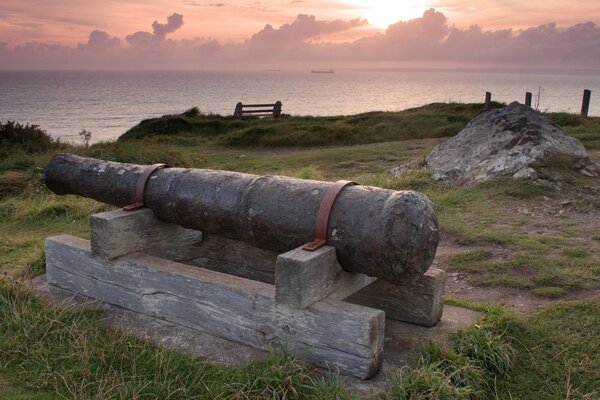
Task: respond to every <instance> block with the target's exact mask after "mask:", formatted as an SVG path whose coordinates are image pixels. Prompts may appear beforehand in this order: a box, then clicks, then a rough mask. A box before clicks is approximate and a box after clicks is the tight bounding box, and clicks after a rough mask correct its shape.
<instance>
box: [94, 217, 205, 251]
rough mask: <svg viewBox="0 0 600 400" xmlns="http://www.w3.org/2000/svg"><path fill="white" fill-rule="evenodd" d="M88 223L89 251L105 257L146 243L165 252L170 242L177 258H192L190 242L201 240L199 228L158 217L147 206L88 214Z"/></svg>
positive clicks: (192, 244)
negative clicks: (193, 228) (186, 227)
mask: <svg viewBox="0 0 600 400" xmlns="http://www.w3.org/2000/svg"><path fill="white" fill-rule="evenodd" d="M89 223H90V242H91V247H92V253H93V254H94V255H96V256H98V257H102V258H106V259H112V258H116V257H120V256H122V255H125V254H129V253H133V252H135V251H141V250H144V249H147V248H150V247H153V248H155V249H156V251H160V252H163V253H166V252H167V251H169V250H170V248H171V247H173V246H175V247H176V248H177V257H178V259H186V258H192V257H194V252H193V250H194V246H195V245H196V244H199V243H200V242H202V232H199V231H195V230H191V229H185V228H182V227H181V226H179V225H177V224H172V223H167V222H164V221H161V220H159V219H158V218H156V216H155V215H154V213H153V212H152V210H150V209H149V208H142V209H139V210H135V211H123V210H115V211H108V212H103V213H99V214H92V215H91V216H90V218H89ZM188 249H189V250H191V251H192V253H191V254H192V255H190V254H189V253H188V254H186V250H188Z"/></svg>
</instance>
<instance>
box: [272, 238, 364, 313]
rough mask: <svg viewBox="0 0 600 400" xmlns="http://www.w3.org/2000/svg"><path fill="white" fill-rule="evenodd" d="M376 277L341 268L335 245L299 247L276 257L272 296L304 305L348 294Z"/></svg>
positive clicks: (286, 302)
mask: <svg viewBox="0 0 600 400" xmlns="http://www.w3.org/2000/svg"><path fill="white" fill-rule="evenodd" d="M375 279H376V278H370V277H367V276H366V275H363V274H357V273H350V272H346V271H344V270H343V269H342V267H341V266H340V264H339V263H338V261H337V257H336V252H335V247H331V246H324V247H321V248H320V249H317V250H315V251H306V250H303V249H302V247H298V248H296V249H294V250H291V251H288V252H287V253H284V254H280V255H279V257H277V263H276V272H275V299H276V300H277V302H278V303H281V304H287V305H289V306H293V307H298V308H306V307H308V306H310V305H311V304H313V303H315V302H317V301H320V300H323V299H324V298H327V297H330V296H331V297H335V298H336V299H342V298H344V297H347V296H348V295H350V294H352V293H354V292H356V291H357V290H358V289H361V288H363V287H364V286H366V285H367V284H369V283H371V282H373V281H374V280H375Z"/></svg>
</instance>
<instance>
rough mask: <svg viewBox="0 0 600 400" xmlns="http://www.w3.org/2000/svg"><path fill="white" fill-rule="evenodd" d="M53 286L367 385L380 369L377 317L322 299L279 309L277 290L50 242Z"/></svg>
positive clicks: (62, 239)
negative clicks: (278, 351)
mask: <svg viewBox="0 0 600 400" xmlns="http://www.w3.org/2000/svg"><path fill="white" fill-rule="evenodd" d="M46 262H47V266H46V272H47V279H48V283H49V284H51V285H54V286H58V287H60V288H63V289H67V290H70V291H72V292H77V293H80V294H83V295H85V296H88V297H91V298H94V299H98V300H101V301H104V302H107V303H111V304H115V305H118V306H121V307H124V308H127V309H129V310H133V311H136V312H140V313H143V314H146V315H150V316H154V317H158V318H163V319H165V320H167V321H170V322H173V323H177V324H180V325H183V326H186V327H189V328H192V329H197V330H199V331H202V332H205V333H208V334H211V335H214V336H218V337H222V338H225V339H229V340H233V341H236V342H240V343H244V344H247V345H250V346H253V347H256V348H260V349H269V348H270V347H271V346H272V345H274V344H277V343H281V344H284V345H287V348H288V349H290V350H291V351H293V352H296V353H298V354H301V355H302V356H304V357H305V358H306V359H307V360H308V361H309V362H312V363H314V364H316V365H318V366H323V367H328V368H332V369H334V370H338V371H339V372H341V373H343V374H349V375H354V376H357V377H359V378H362V379H366V378H369V377H371V376H372V375H373V374H375V372H377V370H378V369H379V367H380V366H381V362H382V349H383V339H384V324H385V316H384V313H383V312H382V311H380V310H374V309H371V308H368V307H363V306H360V305H355V304H349V303H345V302H341V301H334V300H323V301H320V302H317V303H314V304H313V305H312V306H310V307H308V308H305V309H297V308H292V307H288V306H286V305H282V304H278V303H277V302H276V301H275V288H274V287H273V285H269V284H265V283H261V282H256V281H252V280H248V279H244V278H240V277H235V276H231V275H226V274H222V273H219V272H215V271H210V270H207V269H204V268H199V267H193V266H189V265H185V264H182V263H178V262H173V261H168V260H164V259H160V258H157V257H154V256H150V255H146V254H141V253H131V254H128V255H125V256H123V257H119V258H117V259H113V260H107V259H105V258H100V257H96V256H95V255H94V254H92V251H91V249H90V244H89V242H88V241H86V240H82V239H78V238H74V237H72V236H66V235H62V236H56V237H51V238H48V239H47V240H46Z"/></svg>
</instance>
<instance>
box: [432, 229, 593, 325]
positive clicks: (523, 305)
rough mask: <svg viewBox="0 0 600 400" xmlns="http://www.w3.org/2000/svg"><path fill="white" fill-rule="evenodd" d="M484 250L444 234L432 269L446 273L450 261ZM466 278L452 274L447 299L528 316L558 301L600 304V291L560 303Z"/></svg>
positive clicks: (497, 251) (499, 252) (570, 295)
mask: <svg viewBox="0 0 600 400" xmlns="http://www.w3.org/2000/svg"><path fill="white" fill-rule="evenodd" d="M485 248H488V247H486V246H482V245H473V246H465V245H461V244H459V243H457V242H456V240H454V239H453V238H452V237H451V236H449V235H446V234H443V235H442V237H441V241H440V245H439V246H438V250H437V254H436V258H435V260H434V262H433V265H432V266H433V267H435V268H441V269H446V265H447V261H448V259H449V258H450V257H451V256H453V255H455V254H460V253H465V252H468V251H471V250H476V249H485ZM489 249H490V250H492V251H493V252H494V253H495V254H496V255H498V256H499V257H502V256H503V255H504V253H511V251H510V250H509V249H505V248H502V247H499V246H493V245H490V247H489ZM467 276H468V274H467V273H461V272H449V273H448V279H447V280H446V288H445V290H446V295H448V296H452V297H456V298H459V299H464V300H469V301H477V302H479V301H481V302H485V303H491V304H498V305H502V306H504V307H507V308H509V309H511V310H513V311H516V312H519V313H526V312H528V311H532V310H535V309H538V308H541V307H544V306H546V305H549V304H552V303H556V302H559V301H561V302H562V301H570V300H600V289H595V290H585V291H578V292H569V293H567V294H565V295H564V296H561V297H560V298H558V299H549V298H544V297H539V296H536V295H534V294H532V293H531V292H530V291H527V290H519V289H512V288H505V287H476V286H473V285H471V284H469V283H468V282H467V279H466V278H467Z"/></svg>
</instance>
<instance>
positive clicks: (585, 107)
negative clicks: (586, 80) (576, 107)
mask: <svg viewBox="0 0 600 400" xmlns="http://www.w3.org/2000/svg"><path fill="white" fill-rule="evenodd" d="M591 98H592V91H591V90H590V89H585V90H584V91H583V102H582V103H581V116H582V117H583V118H587V117H588V113H589V111H590V99H591Z"/></svg>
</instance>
